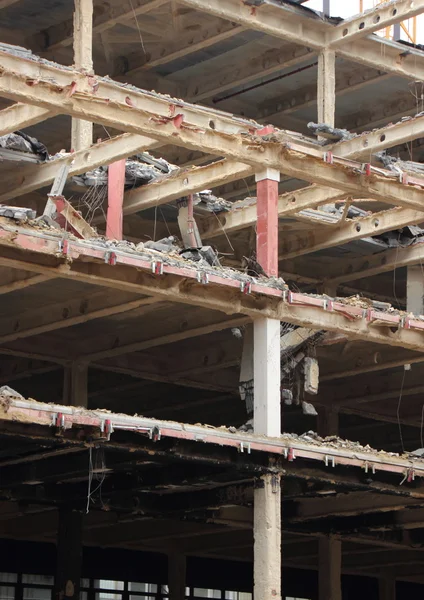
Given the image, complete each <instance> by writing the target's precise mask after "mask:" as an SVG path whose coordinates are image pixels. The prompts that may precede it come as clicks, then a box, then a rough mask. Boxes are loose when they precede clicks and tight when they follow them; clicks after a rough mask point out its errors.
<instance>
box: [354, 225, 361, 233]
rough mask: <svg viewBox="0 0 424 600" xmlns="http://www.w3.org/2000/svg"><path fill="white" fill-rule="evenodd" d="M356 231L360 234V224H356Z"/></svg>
mask: <svg viewBox="0 0 424 600" xmlns="http://www.w3.org/2000/svg"><path fill="white" fill-rule="evenodd" d="M355 229H356V231H357V232H358V233H359V232H360V231H361V226H360V224H359V223H357V224H356V227H355Z"/></svg>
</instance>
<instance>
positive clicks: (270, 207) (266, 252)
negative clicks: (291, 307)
mask: <svg viewBox="0 0 424 600" xmlns="http://www.w3.org/2000/svg"><path fill="white" fill-rule="evenodd" d="M279 181H280V173H279V172H278V171H277V170H275V169H265V170H264V171H261V172H259V173H256V210H257V224H256V260H257V261H258V263H259V264H260V265H261V267H262V268H263V270H264V271H265V273H266V274H267V275H268V276H269V277H278V182H279Z"/></svg>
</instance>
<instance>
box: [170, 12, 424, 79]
mask: <svg viewBox="0 0 424 600" xmlns="http://www.w3.org/2000/svg"><path fill="white" fill-rule="evenodd" d="M181 1H182V2H183V3H184V4H186V5H187V6H190V7H191V8H194V9H196V10H200V11H204V12H207V13H209V14H213V15H215V16H218V17H221V18H224V19H228V20H230V21H234V22H236V23H239V24H240V25H243V26H245V27H247V28H249V29H254V30H256V31H261V32H263V33H266V34H268V35H272V36H274V37H278V38H281V39H284V40H288V41H291V42H293V43H295V44H301V45H303V46H306V47H309V48H313V49H315V50H322V49H323V48H325V47H326V45H327V39H328V37H327V36H329V35H330V36H331V34H332V32H333V30H334V29H335V28H334V26H332V25H330V24H325V23H323V22H320V21H319V20H314V19H312V18H311V17H308V16H306V15H302V13H299V11H296V9H294V8H292V7H288V6H284V7H283V6H280V5H278V6H277V5H271V4H266V5H264V6H261V7H260V8H257V9H256V10H255V14H254V15H252V12H251V6H249V5H240V3H239V2H237V0H207V1H204V0H181ZM400 1H401V2H404V3H405V4H407V0H400ZM342 33H343V30H342ZM374 38H375V39H374ZM337 53H338V55H340V56H343V58H346V59H348V60H350V61H354V62H360V63H363V64H367V65H369V66H371V67H375V68H377V69H381V70H383V71H386V72H391V73H395V74H397V75H400V76H403V77H408V78H411V79H413V80H417V79H418V80H424V53H422V52H420V51H417V50H414V51H413V52H412V55H413V56H411V54H409V53H408V55H405V54H406V53H405V48H404V46H403V45H402V44H398V43H396V42H389V41H387V40H382V39H380V38H378V37H377V36H374V37H373V36H369V37H366V38H364V39H361V40H357V41H355V40H351V41H349V40H345V42H344V43H343V44H342V45H340V47H338V49H337Z"/></svg>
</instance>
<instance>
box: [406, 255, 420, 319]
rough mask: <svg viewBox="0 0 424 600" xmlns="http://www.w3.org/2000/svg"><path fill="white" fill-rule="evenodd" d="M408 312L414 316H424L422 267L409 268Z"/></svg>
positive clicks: (413, 266)
mask: <svg viewBox="0 0 424 600" xmlns="http://www.w3.org/2000/svg"><path fill="white" fill-rule="evenodd" d="M406 310H407V311H408V312H411V313H413V314H414V315H422V314H424V269H423V267H422V266H421V265H411V266H409V267H407V275H406Z"/></svg>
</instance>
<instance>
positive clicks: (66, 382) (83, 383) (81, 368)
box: [62, 362, 88, 408]
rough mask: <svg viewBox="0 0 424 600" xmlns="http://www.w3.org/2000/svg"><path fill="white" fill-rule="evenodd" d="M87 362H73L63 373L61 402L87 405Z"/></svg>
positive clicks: (71, 404)
mask: <svg viewBox="0 0 424 600" xmlns="http://www.w3.org/2000/svg"><path fill="white" fill-rule="evenodd" d="M87 379H88V364H86V363H78V362H74V363H73V364H72V366H70V367H65V370H64V374H63V398H62V401H63V404H66V405H68V406H82V407H84V408H87V406H88V381H87Z"/></svg>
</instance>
